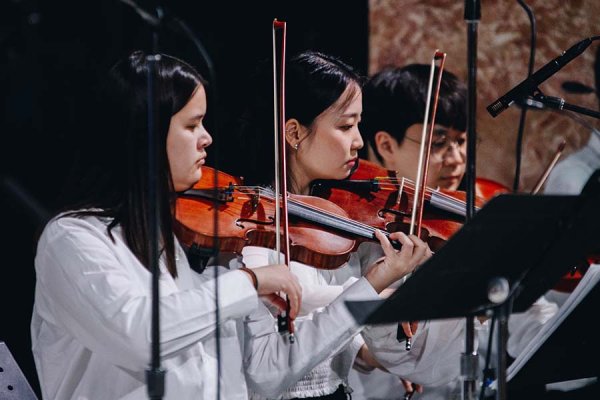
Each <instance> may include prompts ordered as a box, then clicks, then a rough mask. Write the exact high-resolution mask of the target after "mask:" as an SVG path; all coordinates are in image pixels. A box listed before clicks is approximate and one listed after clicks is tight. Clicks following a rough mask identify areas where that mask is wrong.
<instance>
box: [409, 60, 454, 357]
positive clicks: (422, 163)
mask: <svg viewBox="0 0 600 400" xmlns="http://www.w3.org/2000/svg"><path fill="white" fill-rule="evenodd" d="M436 61H440V67H439V71H438V75H437V82H436V88H435V94H434V101H433V106H432V104H431V98H432V88H433V80H434V75H435V63H436ZM445 61H446V53H442V52H440V51H439V50H437V49H436V51H435V52H434V54H433V58H432V59H431V71H430V74H429V83H428V86H427V101H426V104H425V117H424V118H423V130H422V132H421V147H420V148H419V162H418V164H417V176H416V180H415V189H414V191H415V192H414V197H413V206H412V213H411V217H410V227H409V232H408V233H409V234H410V235H413V234H414V235H416V236H417V237H420V236H421V222H422V221H423V203H424V202H425V190H426V188H427V185H426V183H427V170H428V166H429V156H430V154H431V138H432V137H433V128H434V126H435V114H436V112H437V105H438V100H439V95H440V87H441V83H442V73H443V72H444V63H445ZM429 110H431V118H430V117H429V114H430V113H429ZM408 276H410V274H409V275H407V276H406V278H408ZM401 330H402V326H401V325H398V335H397V337H400V336H401V335H400V331H401ZM405 347H406V350H410V349H411V347H412V341H411V340H410V337H406V344H405Z"/></svg>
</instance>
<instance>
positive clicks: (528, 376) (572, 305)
mask: <svg viewBox="0 0 600 400" xmlns="http://www.w3.org/2000/svg"><path fill="white" fill-rule="evenodd" d="M593 268H594V269H595V270H594V271H593V272H592V270H591V269H590V271H588V273H586V275H585V276H584V278H583V279H582V280H581V283H580V284H579V285H578V287H577V288H576V289H575V291H574V292H573V294H572V295H571V296H569V298H568V300H567V302H565V304H564V305H563V306H562V307H561V309H560V311H559V312H558V314H556V315H555V316H554V317H553V319H552V320H550V321H548V322H547V323H546V324H545V325H544V326H543V327H542V329H541V330H540V331H539V332H538V333H537V335H536V337H534V338H533V339H532V341H531V343H530V345H529V346H528V347H527V348H525V349H524V350H523V352H522V354H520V355H519V356H518V357H517V358H516V359H515V361H514V362H513V363H512V364H511V366H510V367H509V368H508V370H507V376H508V383H507V386H508V392H509V393H510V396H511V399H512V398H524V397H525V396H530V395H531V394H532V393H534V392H537V393H536V396H537V398H540V397H543V396H544V394H543V393H544V392H545V390H543V389H544V386H545V385H546V384H549V383H555V382H563V381H569V380H574V379H582V378H596V379H598V377H600V364H599V363H598V360H599V359H600V342H599V341H598V333H599V332H598V329H595V328H593V326H594V325H595V324H594V323H590V319H591V318H594V316H595V315H597V313H598V305H599V304H600V283H599V282H600V271H598V268H599V266H594V267H593ZM588 278H589V279H588ZM598 385H599V383H598V382H596V384H595V385H594V386H588V387H587V388H585V389H582V390H583V391H585V392H586V393H587V392H588V391H592V390H594V391H595V392H594V393H595V394H596V395H598V394H599V391H600V388H599V386H598ZM565 395H566V396H570V397H572V396H574V395H575V393H569V392H566V394H565ZM590 395H591V394H590ZM586 396H588V395H587V394H586ZM578 398H579V397H578ZM582 398H583V397H582ZM587 398H592V397H590V396H588V397H587ZM595 398H598V397H597V396H596V397H595Z"/></svg>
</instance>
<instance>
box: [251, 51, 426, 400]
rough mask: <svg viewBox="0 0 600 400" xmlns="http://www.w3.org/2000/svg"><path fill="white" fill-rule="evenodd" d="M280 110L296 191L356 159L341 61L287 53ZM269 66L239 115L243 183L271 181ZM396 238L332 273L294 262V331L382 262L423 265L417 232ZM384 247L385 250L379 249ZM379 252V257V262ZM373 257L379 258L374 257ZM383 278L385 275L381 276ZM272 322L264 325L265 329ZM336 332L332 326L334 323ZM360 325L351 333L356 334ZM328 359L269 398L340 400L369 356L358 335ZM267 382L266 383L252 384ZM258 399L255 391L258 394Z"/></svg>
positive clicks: (357, 103)
mask: <svg viewBox="0 0 600 400" xmlns="http://www.w3.org/2000/svg"><path fill="white" fill-rule="evenodd" d="M286 68H287V73H286V96H285V102H286V113H285V114H286V115H285V140H286V152H287V156H288V159H287V167H288V169H287V171H286V172H287V179H288V182H289V190H290V192H291V193H294V194H303V195H307V194H310V185H311V183H312V182H313V181H314V180H317V179H338V180H341V179H345V178H347V177H348V176H349V175H350V174H351V172H352V170H353V168H355V166H356V163H357V161H358V150H359V149H360V148H361V147H362V146H363V141H362V138H361V135H360V132H359V130H358V124H359V122H360V118H361V114H362V90H361V78H360V76H358V74H357V73H356V72H355V71H354V70H353V69H352V68H351V67H350V66H349V65H347V64H346V63H344V62H342V61H341V60H339V59H337V58H335V57H332V56H330V55H327V54H323V53H319V52H314V51H306V52H303V53H300V54H297V55H296V56H294V57H292V58H291V59H290V60H289V62H288V63H287V64H286ZM269 79H270V75H269V71H268V69H263V70H259V74H258V75H257V77H256V78H255V79H254V81H255V82H256V83H257V87H256V88H255V89H254V91H253V92H254V93H256V94H257V96H256V98H254V99H253V100H252V101H250V102H249V104H250V107H249V109H248V110H247V111H246V113H245V114H244V116H243V121H242V130H241V133H242V135H241V137H240V139H241V140H242V142H243V143H244V144H243V146H244V149H246V154H247V156H248V160H247V162H245V163H244V164H243V165H244V176H245V178H246V179H247V183H249V184H262V185H271V184H272V183H273V179H274V168H273V158H274V156H273V150H272V147H271V146H269V145H267V143H272V142H273V138H272V132H273V110H272V108H270V107H272V104H273V99H272V85H271V84H269ZM390 237H391V238H393V239H396V240H399V241H400V242H401V243H402V244H403V247H402V249H401V250H400V251H399V252H398V253H396V252H395V251H394V250H393V249H392V248H391V246H390V242H389V241H388V240H387V238H386V237H385V236H382V235H378V238H379V240H380V241H381V242H380V243H381V244H380V243H377V242H375V243H373V245H372V246H369V245H370V244H371V243H364V245H365V246H362V245H361V247H359V250H358V251H357V252H354V253H352V255H351V256H350V259H349V261H348V262H347V263H346V264H345V265H343V266H341V267H340V268H337V269H334V270H323V269H318V268H315V266H312V265H305V264H302V263H299V262H294V261H292V263H291V265H290V267H291V270H292V272H293V273H294V274H295V275H296V276H298V278H299V281H300V284H301V286H302V289H303V304H302V308H301V312H300V316H299V318H298V319H297V320H296V324H297V326H298V329H302V325H303V324H304V323H306V322H308V321H311V320H313V319H315V318H318V317H319V316H321V315H322V314H323V313H328V309H329V307H330V306H329V304H330V303H332V302H333V303H336V302H338V301H339V299H340V298H344V297H345V296H348V292H349V291H350V290H354V289H355V285H357V284H360V282H362V281H363V280H364V279H365V278H361V276H363V275H364V276H366V277H367V279H368V280H369V281H370V282H373V281H372V279H371V276H372V274H373V273H377V274H379V273H381V272H383V271H384V269H387V266H386V265H388V264H389V265H390V266H391V265H395V267H394V268H397V270H398V271H400V270H403V271H405V272H406V273H408V272H409V271H411V270H412V269H413V268H414V267H415V266H416V265H418V264H420V263H422V262H423V261H424V260H425V259H426V258H427V257H429V255H430V254H431V252H430V250H429V248H428V247H427V245H426V244H425V243H424V242H423V241H422V240H420V239H418V238H417V237H415V236H410V237H409V236H407V235H405V234H404V233H400V232H398V233H394V234H392V235H391V236H390ZM381 249H383V251H382V250H381ZM274 253H275V252H274V251H273V250H271V249H266V248H261V247H256V246H247V247H245V248H244V249H243V251H242V255H243V261H244V263H245V264H246V265H247V266H249V267H251V268H252V267H253V266H258V265H262V264H263V263H265V262H270V261H269V260H273V259H274V257H275V254H274ZM381 256H385V258H384V259H380V257H381ZM378 259H379V262H377V261H378ZM386 275H389V274H387V273H386ZM401 276H402V274H398V275H396V277H395V279H391V280H387V282H388V283H387V284H386V285H384V286H383V287H382V286H380V287H377V286H375V285H374V286H373V287H374V288H375V289H376V290H377V292H381V291H382V289H384V288H385V287H388V286H389V285H390V284H391V283H393V282H395V281H397V280H398V279H399V278H401ZM272 324H273V322H271V324H269V325H266V326H263V327H262V331H258V330H257V331H256V332H255V334H256V335H259V334H264V332H266V330H267V329H271V328H270V327H271V326H272ZM335 329H338V328H335ZM357 333H358V330H357V331H355V335H356V334H357ZM329 335H330V332H327V331H325V330H323V331H322V332H320V333H319V335H317V336H315V337H313V338H312V339H311V340H312V341H314V343H315V345H317V344H318V345H320V346H323V340H324V339H325V338H326V337H328V336H329ZM323 351H327V352H328V354H329V355H328V357H327V358H325V359H324V360H322V362H319V363H318V364H315V366H314V368H312V370H306V371H305V372H306V373H305V374H304V376H301V377H298V379H297V380H296V381H294V382H292V381H290V382H289V384H288V386H287V387H284V386H282V387H281V388H280V391H279V392H276V391H274V392H273V393H272V394H271V395H270V396H268V398H276V399H293V398H323V399H345V398H346V397H347V393H349V392H351V388H350V387H349V385H348V379H347V378H348V373H349V371H350V369H351V368H352V366H353V364H354V363H355V360H357V359H359V361H358V362H359V363H361V364H365V363H366V364H368V363H370V362H371V360H372V359H371V357H370V356H369V354H368V349H367V348H366V346H365V345H364V341H363V339H362V337H361V336H360V335H356V336H354V339H353V340H352V341H344V342H339V343H337V344H336V345H335V346H333V347H330V348H328V349H327V348H323ZM274 362H278V363H279V365H281V368H288V365H286V364H285V360H278V361H276V360H274ZM261 385H263V386H264V385H269V383H268V382H263V383H262V384H261V383H257V385H256V388H259V387H260V386H261ZM256 397H257V398H260V396H256Z"/></svg>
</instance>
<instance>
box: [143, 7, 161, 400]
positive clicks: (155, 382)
mask: <svg viewBox="0 0 600 400" xmlns="http://www.w3.org/2000/svg"><path fill="white" fill-rule="evenodd" d="M157 15H158V20H159V24H158V25H157V26H153V32H152V47H153V48H152V51H153V54H152V55H149V56H146V61H147V62H148V81H147V83H148V171H149V173H148V192H149V193H148V194H149V195H148V200H149V204H148V211H147V220H148V225H149V226H148V234H149V240H150V243H151V246H150V257H149V259H148V260H149V263H150V265H149V267H150V271H152V306H151V310H152V311H151V313H152V322H151V335H152V342H151V346H150V347H151V349H150V352H151V359H150V367H149V368H148V369H147V370H146V383H147V392H148V397H149V398H150V399H151V400H160V399H162V398H163V396H164V392H165V374H166V371H165V370H164V369H163V368H162V367H161V362H160V312H159V305H160V296H159V277H160V269H159V260H158V258H159V250H158V248H159V236H158V226H157V224H158V221H159V215H158V213H159V210H160V209H161V207H160V205H159V201H160V196H159V195H158V176H159V171H158V168H159V163H158V162H157V159H158V148H159V146H158V132H157V128H158V125H159V121H158V107H157V105H158V96H157V92H156V88H155V77H156V63H157V62H159V61H160V55H159V53H158V42H159V40H158V38H159V35H158V31H159V29H160V22H161V21H162V17H163V13H162V9H161V8H160V7H157Z"/></svg>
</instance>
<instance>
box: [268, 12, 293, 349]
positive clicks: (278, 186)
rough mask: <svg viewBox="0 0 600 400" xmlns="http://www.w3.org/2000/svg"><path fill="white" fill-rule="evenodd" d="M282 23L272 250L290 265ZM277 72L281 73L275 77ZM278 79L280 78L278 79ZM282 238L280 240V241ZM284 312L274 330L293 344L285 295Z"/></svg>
mask: <svg viewBox="0 0 600 400" xmlns="http://www.w3.org/2000/svg"><path fill="white" fill-rule="evenodd" d="M278 31H280V32H281V44H280V49H281V51H280V53H281V54H280V56H281V57H280V59H279V68H278V65H277V61H278V59H277V32H278ZM285 42H286V23H285V21H278V20H277V19H274V20H273V111H274V113H273V115H274V136H275V146H274V150H275V168H274V170H275V171H276V173H275V202H276V203H277V201H278V200H277V199H281V207H277V206H276V207H275V231H276V232H281V231H282V232H283V233H282V235H281V236H283V238H281V236H280V235H279V234H276V235H275V250H276V252H277V262H278V263H281V262H280V261H279V257H280V254H281V253H282V250H283V254H284V260H285V261H284V263H285V265H287V266H288V267H289V265H290V241H289V223H288V190H287V179H286V177H287V173H286V171H287V164H286V140H285ZM278 71H280V73H279V74H278ZM278 77H279V79H278ZM281 239H283V240H281ZM286 303H287V307H286V311H285V313H282V314H279V315H278V316H277V328H278V330H279V333H288V332H289V340H290V343H294V341H295V337H294V324H293V322H292V321H291V320H290V301H289V299H288V298H287V296H286Z"/></svg>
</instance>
